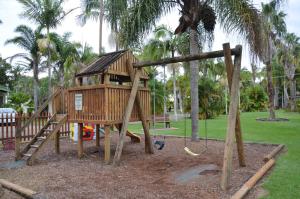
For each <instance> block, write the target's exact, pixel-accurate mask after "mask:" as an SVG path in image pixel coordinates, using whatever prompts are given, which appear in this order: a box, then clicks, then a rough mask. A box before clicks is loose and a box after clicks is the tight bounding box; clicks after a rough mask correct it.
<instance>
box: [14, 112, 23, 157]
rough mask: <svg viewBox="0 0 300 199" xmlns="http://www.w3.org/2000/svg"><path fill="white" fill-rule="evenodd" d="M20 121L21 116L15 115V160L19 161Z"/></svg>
mask: <svg viewBox="0 0 300 199" xmlns="http://www.w3.org/2000/svg"><path fill="white" fill-rule="evenodd" d="M21 119H22V115H20V114H17V117H16V128H15V132H16V133H15V139H16V140H15V160H20V159H21V157H22V156H21V146H20V145H21V139H22V138H21V136H22V135H21V134H22V132H21Z"/></svg>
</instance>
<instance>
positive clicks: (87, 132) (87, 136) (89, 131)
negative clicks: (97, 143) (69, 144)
mask: <svg viewBox="0 0 300 199" xmlns="http://www.w3.org/2000/svg"><path fill="white" fill-rule="evenodd" d="M94 134H95V133H94V127H93V126H88V125H84V127H83V135H82V139H83V141H90V140H93V138H94Z"/></svg>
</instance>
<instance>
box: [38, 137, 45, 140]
mask: <svg viewBox="0 0 300 199" xmlns="http://www.w3.org/2000/svg"><path fill="white" fill-rule="evenodd" d="M37 139H38V140H46V137H37Z"/></svg>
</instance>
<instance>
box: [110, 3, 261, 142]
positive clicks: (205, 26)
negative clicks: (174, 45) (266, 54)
mask: <svg viewBox="0 0 300 199" xmlns="http://www.w3.org/2000/svg"><path fill="white" fill-rule="evenodd" d="M129 2H130V3H129V4H128V7H129V8H128V9H127V10H126V12H125V11H124V12H118V13H119V14H120V15H122V16H123V17H120V18H121V22H120V36H121V41H122V45H123V46H125V47H127V46H134V45H136V44H138V43H140V42H141V41H142V39H143V37H144V36H145V35H146V33H148V32H149V31H150V30H151V28H152V27H153V25H154V24H155V23H156V22H157V21H158V20H157V19H159V18H160V17H161V16H163V15H164V14H166V13H168V12H170V11H171V10H172V9H173V8H178V6H179V8H180V11H181V15H182V17H181V18H180V23H179V26H178V28H177V29H176V33H182V32H186V31H190V54H197V53H199V51H200V49H201V47H202V46H203V44H199V42H198V41H199V39H198V36H199V35H198V34H197V33H201V34H203V32H204V31H206V32H207V34H208V35H212V32H213V30H214V27H215V23H216V19H218V21H219V23H220V24H221V26H222V27H223V28H224V29H225V30H226V31H227V32H229V33H231V32H238V33H240V34H241V35H243V36H244V37H245V39H246V40H247V41H248V44H249V46H250V49H251V51H252V52H253V53H255V54H256V55H258V56H261V54H262V50H261V49H262V46H261V45H262V43H261V37H262V36H261V29H260V27H261V25H260V24H261V18H260V14H259V11H258V10H257V9H256V8H255V7H254V5H253V3H252V1H250V0H239V1H232V0H205V1H204V0H202V1H200V0H175V1H167V0H163V1H162V0H136V1H129ZM116 9H117V8H116ZM120 11H121V9H120ZM199 27H200V31H199ZM190 70H191V71H190V81H191V101H192V111H191V117H192V140H197V139H198V111H199V100H198V79H199V68H198V61H193V62H191V63H190Z"/></svg>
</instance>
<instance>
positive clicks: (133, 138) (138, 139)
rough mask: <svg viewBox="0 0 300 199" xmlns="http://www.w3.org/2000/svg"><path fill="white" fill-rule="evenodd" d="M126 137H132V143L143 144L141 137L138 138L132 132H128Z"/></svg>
mask: <svg viewBox="0 0 300 199" xmlns="http://www.w3.org/2000/svg"><path fill="white" fill-rule="evenodd" d="M126 135H127V136H128V137H130V139H131V141H132V142H136V143H140V142H141V137H140V136H138V135H136V134H134V133H132V132H130V131H127V132H126Z"/></svg>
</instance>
